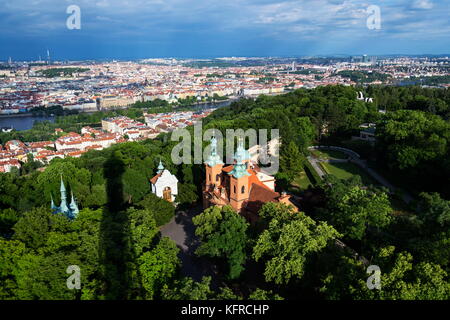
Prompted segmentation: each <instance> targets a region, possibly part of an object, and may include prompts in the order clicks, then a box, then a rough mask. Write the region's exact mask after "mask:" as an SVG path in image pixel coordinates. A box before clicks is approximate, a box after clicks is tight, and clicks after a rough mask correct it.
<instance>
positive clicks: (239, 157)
mask: <svg viewBox="0 0 450 320" xmlns="http://www.w3.org/2000/svg"><path fill="white" fill-rule="evenodd" d="M249 159H250V153H249V152H248V151H247V150H245V148H244V140H243V139H242V138H239V141H238V147H237V149H236V153H235V154H234V160H236V162H237V163H241V162H243V161H245V160H249Z"/></svg>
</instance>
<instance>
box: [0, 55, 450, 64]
mask: <svg viewBox="0 0 450 320" xmlns="http://www.w3.org/2000/svg"><path fill="white" fill-rule="evenodd" d="M363 55H367V56H369V57H377V58H379V59H384V58H386V59H390V58H402V57H405V58H445V57H446V58H448V57H450V53H435V54H427V53H421V54H383V55H377V54H367V53H360V54H336V55H310V56H294V55H293V56H288V55H287V56H215V57H180V56H178V57H177V56H165V57H163V56H155V57H142V58H127V57H123V58H111V57H104V58H86V59H82V58H78V59H64V58H61V59H51V62H52V63H54V62H89V61H92V62H110V61H120V62H139V61H142V60H157V59H163V60H180V61H181V60H197V61H207V60H221V59H223V60H228V59H236V58H242V59H247V60H250V59H297V60H307V59H349V58H352V57H361V56H363ZM11 58H12V57H11ZM8 59H9V57H8ZM8 59H6V60H4V59H3V60H1V59H0V62H1V63H8ZM12 62H13V63H14V62H39V60H38V59H21V60H14V59H12ZM40 62H45V59H42V60H41V61H40Z"/></svg>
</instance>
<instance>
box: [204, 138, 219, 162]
mask: <svg viewBox="0 0 450 320" xmlns="http://www.w3.org/2000/svg"><path fill="white" fill-rule="evenodd" d="M206 164H207V165H208V166H210V167H214V166H215V165H218V164H223V162H222V160H221V158H220V156H219V155H218V154H217V139H216V137H212V138H211V153H210V155H209V157H208V159H206Z"/></svg>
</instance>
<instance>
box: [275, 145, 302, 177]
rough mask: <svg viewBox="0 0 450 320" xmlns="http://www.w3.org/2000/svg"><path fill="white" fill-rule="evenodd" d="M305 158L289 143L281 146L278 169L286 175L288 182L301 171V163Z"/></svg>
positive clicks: (295, 146)
mask: <svg viewBox="0 0 450 320" xmlns="http://www.w3.org/2000/svg"><path fill="white" fill-rule="evenodd" d="M304 159H305V157H304V156H303V155H302V154H301V153H300V151H299V150H298V147H297V145H296V144H295V143H294V142H293V141H291V142H289V144H288V145H287V146H286V147H283V144H282V146H281V150H280V169H281V172H282V173H284V174H286V176H287V177H288V179H289V181H292V180H294V178H295V177H296V176H297V175H298V174H299V173H300V172H301V171H302V170H303V162H304Z"/></svg>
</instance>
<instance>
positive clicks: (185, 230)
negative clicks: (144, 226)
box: [160, 207, 217, 288]
mask: <svg viewBox="0 0 450 320" xmlns="http://www.w3.org/2000/svg"><path fill="white" fill-rule="evenodd" d="M202 211H203V209H202V208H201V207H195V208H193V209H189V210H187V211H178V212H177V213H176V214H175V217H174V218H173V219H172V220H171V221H170V222H169V223H168V224H166V225H164V226H162V227H161V229H160V231H161V234H162V235H163V236H165V237H169V238H170V239H172V240H173V241H175V243H176V244H177V247H178V248H180V249H181V250H180V253H179V257H180V259H181V262H182V267H181V274H182V275H183V276H187V277H191V278H193V279H194V280H196V281H201V279H202V277H204V276H211V277H212V281H211V284H212V287H213V288H214V287H217V268H216V266H215V265H213V264H211V262H210V261H209V260H208V259H207V258H203V257H201V258H199V257H197V256H196V255H195V250H196V249H197V247H198V245H199V241H198V239H197V237H196V236H195V226H194V224H193V223H192V218H193V217H195V216H196V215H197V214H199V213H201V212H202Z"/></svg>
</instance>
